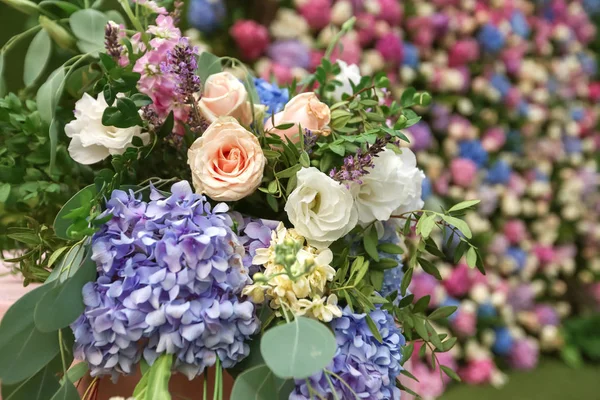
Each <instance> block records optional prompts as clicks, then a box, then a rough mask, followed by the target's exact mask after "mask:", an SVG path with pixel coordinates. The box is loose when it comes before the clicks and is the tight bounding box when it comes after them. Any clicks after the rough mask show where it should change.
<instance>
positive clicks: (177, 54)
mask: <svg viewBox="0 0 600 400" xmlns="http://www.w3.org/2000/svg"><path fill="white" fill-rule="evenodd" d="M197 53H198V49H197V48H196V47H192V46H190V45H189V43H188V41H187V39H186V38H181V39H179V43H178V44H177V45H176V46H175V47H174V48H173V50H171V51H169V52H168V53H167V61H166V62H163V63H161V66H160V69H161V71H162V73H164V74H168V73H170V74H173V75H174V76H175V79H176V82H177V93H178V94H180V95H181V96H182V97H183V98H184V99H185V102H186V103H188V104H192V103H193V102H194V94H195V93H197V92H199V91H200V86H201V84H200V77H198V76H197V75H196V69H198V62H197V60H196V54H197Z"/></svg>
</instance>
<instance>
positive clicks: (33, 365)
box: [0, 285, 59, 385]
mask: <svg viewBox="0 0 600 400" xmlns="http://www.w3.org/2000/svg"><path fill="white" fill-rule="evenodd" d="M50 289H51V287H50V286H46V285H43V286H40V287H38V288H36V289H35V290H33V291H31V292H29V293H27V294H26V295H25V296H23V297H21V298H20V299H19V300H18V301H17V302H16V303H15V304H13V306H12V307H11V308H10V309H9V310H8V311H7V313H6V314H5V316H4V318H3V319H2V323H1V324H0V360H2V363H0V379H2V383H3V384H7V385H11V384H15V383H17V382H20V381H22V380H25V379H27V378H29V377H31V376H33V375H35V374H36V373H37V372H38V371H40V370H41V369H42V368H43V367H44V366H45V365H46V364H48V363H49V362H50V361H51V360H52V359H53V358H54V357H56V355H57V354H58V352H59V342H58V333H57V332H51V333H44V332H40V331H39V330H38V329H36V327H35V324H34V322H33V312H34V309H35V306H36V304H37V303H38V302H39V301H40V300H41V298H42V297H43V296H44V295H45V294H46V293H47V292H48V291H49V290H50ZM32 355H34V356H32Z"/></svg>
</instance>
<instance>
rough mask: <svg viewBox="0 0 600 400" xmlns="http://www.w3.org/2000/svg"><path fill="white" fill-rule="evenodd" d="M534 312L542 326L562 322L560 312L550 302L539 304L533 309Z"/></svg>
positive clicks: (555, 324)
mask: <svg viewBox="0 0 600 400" xmlns="http://www.w3.org/2000/svg"><path fill="white" fill-rule="evenodd" d="M533 312H534V313H535V315H536V317H537V319H538V322H539V323H540V325H542V326H548V325H550V326H557V325H558V324H559V323H560V317H559V316H558V313H557V312H556V310H555V309H554V308H553V307H552V306H551V305H549V304H538V305H536V306H535V308H534V309H533Z"/></svg>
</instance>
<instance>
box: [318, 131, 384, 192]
mask: <svg viewBox="0 0 600 400" xmlns="http://www.w3.org/2000/svg"><path fill="white" fill-rule="evenodd" d="M391 141H392V136H391V135H385V136H384V137H380V138H377V140H376V141H375V143H373V144H372V145H371V146H369V147H368V148H367V151H365V152H363V151H362V149H359V150H358V151H357V152H356V154H354V155H350V156H347V157H345V158H344V165H342V166H341V167H340V169H339V170H338V169H337V168H333V169H332V170H331V171H329V176H330V177H331V178H332V179H333V180H335V181H338V182H340V183H344V182H345V184H346V187H348V188H350V183H351V182H355V183H358V184H359V185H360V184H362V180H361V179H360V178H361V177H363V176H364V175H367V174H368V173H369V170H368V169H367V168H373V167H374V164H373V159H374V158H375V157H378V156H379V153H381V152H382V151H383V150H385V147H386V146H387V144H388V143H390V142H391Z"/></svg>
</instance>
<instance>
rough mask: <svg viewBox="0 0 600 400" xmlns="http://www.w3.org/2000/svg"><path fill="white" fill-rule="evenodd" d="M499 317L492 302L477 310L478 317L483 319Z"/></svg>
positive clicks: (480, 306)
mask: <svg viewBox="0 0 600 400" xmlns="http://www.w3.org/2000/svg"><path fill="white" fill-rule="evenodd" d="M496 315H498V313H497V311H496V307H494V305H493V304H492V303H490V302H487V303H483V304H480V305H479V308H478V309H477V316H478V317H481V318H492V317H495V316H496Z"/></svg>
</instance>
